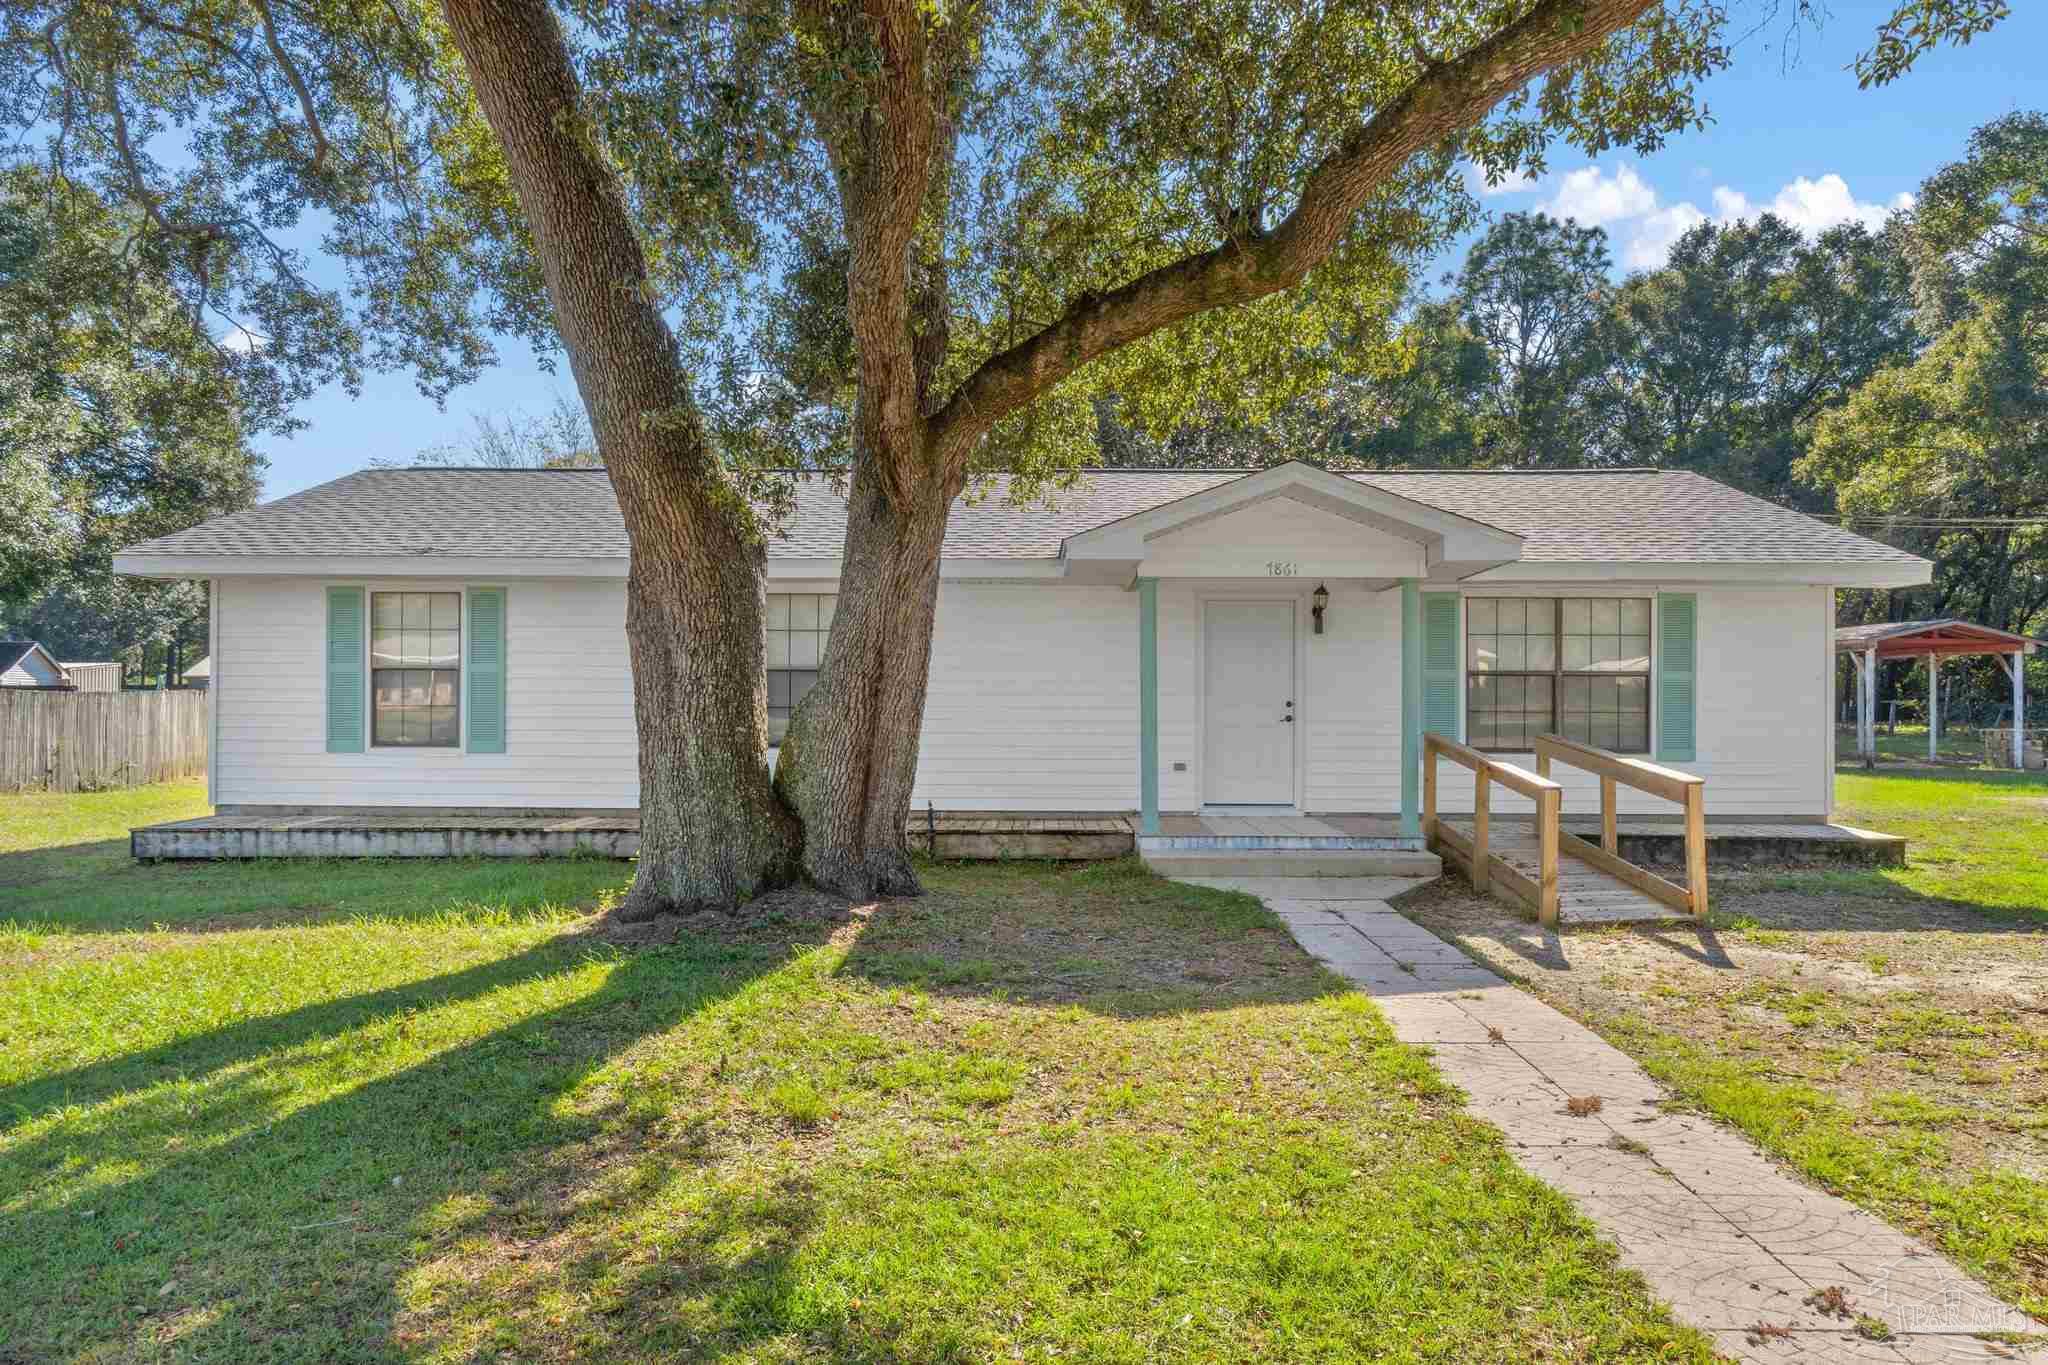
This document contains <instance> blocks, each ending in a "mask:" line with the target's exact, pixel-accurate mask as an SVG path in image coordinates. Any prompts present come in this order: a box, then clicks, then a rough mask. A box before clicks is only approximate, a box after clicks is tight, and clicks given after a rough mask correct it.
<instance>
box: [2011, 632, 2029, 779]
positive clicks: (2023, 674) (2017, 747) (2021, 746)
mask: <svg viewBox="0 0 2048 1365" xmlns="http://www.w3.org/2000/svg"><path fill="white" fill-rule="evenodd" d="M2012 766H2013V767H2014V768H2015V769H2016V770H2018V771H2020V772H2025V771H2026V770H2027V656H2026V654H2025V653H2024V652H2023V651H2021V650H2017V649H2016V650H2014V651H2013V652H2012Z"/></svg>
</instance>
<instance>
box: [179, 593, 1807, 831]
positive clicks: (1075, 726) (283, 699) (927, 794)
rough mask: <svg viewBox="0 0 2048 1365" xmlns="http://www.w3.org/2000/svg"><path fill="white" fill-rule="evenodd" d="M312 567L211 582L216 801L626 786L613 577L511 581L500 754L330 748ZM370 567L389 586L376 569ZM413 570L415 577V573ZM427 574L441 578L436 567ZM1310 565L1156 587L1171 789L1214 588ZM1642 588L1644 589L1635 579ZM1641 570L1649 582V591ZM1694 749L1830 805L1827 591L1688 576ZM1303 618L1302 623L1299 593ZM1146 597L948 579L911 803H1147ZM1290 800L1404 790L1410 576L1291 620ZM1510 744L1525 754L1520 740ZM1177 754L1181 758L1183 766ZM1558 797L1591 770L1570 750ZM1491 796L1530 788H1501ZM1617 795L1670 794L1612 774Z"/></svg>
mask: <svg viewBox="0 0 2048 1365" xmlns="http://www.w3.org/2000/svg"><path fill="white" fill-rule="evenodd" d="M324 586H325V584H324V583H323V582H322V581H321V580H318V579H246V578H244V579H224V580H222V581H221V587H220V609H221V630H220V637H221V638H220V640H219V642H218V649H217V651H216V658H217V660H218V667H217V669H216V674H217V680H216V682H217V692H216V697H217V703H218V706H219V711H220V741H219V748H218V758H219V765H220V766H219V784H220V785H219V791H218V793H217V794H216V796H215V798H214V799H215V800H216V801H218V802H220V803H222V804H229V805H237V804H239V805H314V806H317V805H365V806H369V805H390V806H404V805H415V806H566V807H574V806H585V807H630V806H633V805H635V804H637V803H638V799H639V790H638V759H637V753H636V742H635V735H634V727H633V696H632V681H631V666H630V662H629V659H628V656H627V650H626V637H625V597H624V587H623V585H622V584H620V583H618V582H616V581H607V580H589V579H566V580H547V581H525V582H519V583H515V584H513V585H512V587H511V590H510V593H509V596H508V602H507V611H508V621H507V627H506V656H507V662H508V673H507V677H506V714H507V726H508V735H509V740H508V745H507V752H506V753H504V754H502V755H496V754H493V755H484V754H474V755H472V754H464V753H462V752H460V751H456V750H391V749H383V750H379V749H371V750H369V751H368V752H365V753H362V754H329V753H326V752H324V729H323V715H324V696H325V693H324V681H323V675H322V659H323V651H324V644H325V635H324V630H325V627H324V610H323V606H322V601H323V599H322V591H323V588H324ZM380 586H381V585H380ZM415 586H428V585H426V584H415ZM440 586H444V587H445V586H448V585H446V584H443V585H440ZM1313 586H1314V583H1313V582H1305V583H1299V584H1288V585H1285V586H1282V585H1279V584H1276V585H1274V586H1273V587H1271V588H1265V587H1261V588H1259V589H1246V590H1236V591H1224V590H1214V589H1209V588H1205V587H1201V586H1199V585H1197V584H1195V583H1191V582H1187V581H1185V580H1184V581H1181V582H1166V583H1162V584H1161V585H1160V590H1159V766H1160V773H1159V783H1160V805H1161V807H1162V808H1163V809H1166V810H1192V809H1194V808H1196V807H1198V806H1199V805H1200V804H1201V802H1202V742H1201V741H1202V735H1201V695H1200V692H1201V630H1200V623H1201V610H1202V600H1203V598H1204V597H1205V596H1219V595H1230V596H1240V597H1243V596H1255V597H1271V598H1289V597H1298V596H1299V595H1300V594H1302V593H1305V592H1306V591H1307V590H1308V589H1310V588H1312V587H1313ZM1632 591H1634V590H1632ZM1642 591H1645V592H1647V591H1649V590H1648V589H1643V590H1642ZM1697 591H1698V597H1699V623H1700V660H1699V662H1700V676H1699V740H1700V750H1699V761H1698V762H1696V763H1690V764H1685V765H1681V766H1684V767H1686V768H1688V769H1689V770H1691V771H1695V772H1698V773H1700V774H1702V775H1703V776H1705V777H1706V778H1707V811H1708V813H1709V814H1710V815H1714V816H1722V817H1744V816H1762V815H1800V816H1817V815H1821V814H1823V813H1824V811H1825V809H1826V806H1827V799H1828V798H1827V781H1828V775H1829V771H1828V760H1827V744H1828V739H1829V736H1828V731H1827V726H1826V717H1827V696H1828V689H1829V686H1830V679H1829V674H1828V668H1827V664H1828V661H1829V656H1828V654H1827V649H1826V647H1827V638H1826V630H1827V625H1826V623H1827V622H1828V621H1829V619H1830V595H1829V593H1828V590H1826V589H1822V588H1800V589H1717V588H1701V589H1698V590H1697ZM1299 619H1300V623H1301V625H1300V628H1301V630H1302V631H1304V632H1306V631H1307V630H1308V629H1309V624H1308V614H1307V612H1306V610H1303V611H1302V613H1301V615H1300V618H1299ZM1137 626H1138V597H1137V594H1136V593H1133V592H1128V591H1125V590H1123V589H1121V588H1117V587H1078V586H1058V587H1053V586H1045V585H1035V584H1016V585H1012V584H998V583H960V582H949V583H945V584H943V585H941V588H940V592H939V606H938V622H937V628H936V630H935V632H934V638H933V644H932V666H931V680H930V687H929V693H928V696H927V701H926V707H925V723H924V735H923V740H922V744H921V746H920V749H919V756H918V769H917V783H916V788H915V793H914V797H913V799H914V801H915V803H916V805H917V806H918V808H919V809H923V808H924V806H925V805H926V803H927V802H930V803H932V804H935V805H936V806H938V807H939V808H940V809H942V810H1016V811H1031V810H1119V811H1121V810H1130V809H1132V808H1134V807H1135V806H1136V804H1137V799H1138V794H1137V765H1138V658H1137ZM1303 653H1304V656H1305V658H1306V670H1307V671H1306V674H1305V675H1304V676H1303V677H1302V678H1301V679H1300V680H1299V682H1298V686H1299V687H1300V697H1299V701H1300V706H1299V712H1300V715H1301V724H1302V728H1303V745H1302V754H1301V790H1302V793H1303V804H1304V807H1305V808H1306V809H1308V810H1316V811H1378V812H1390V811H1394V810H1397V809H1398V808H1399V806H1400V654H1401V648H1400V593H1399V592H1398V591H1386V592H1368V591H1366V590H1364V589H1361V588H1355V587H1340V588H1336V589H1333V590H1332V594H1331V601H1330V608H1329V613H1328V618H1327V627H1326V630H1325V633H1324V634H1323V635H1320V636H1317V635H1313V634H1308V635H1306V637H1305V639H1304V641H1303ZM1510 761H1514V762H1521V763H1525V764H1526V763H1528V762H1529V760H1527V759H1526V758H1514V759H1511V760H1510ZM1177 762H1178V763H1185V764H1186V765H1187V769H1186V771H1184V772H1175V771H1173V765H1174V764H1175V763H1177ZM1463 774H1464V770H1463V769H1461V768H1457V767H1456V766H1455V765H1450V764H1445V765H1443V768H1442V776H1443V787H1442V792H1441V802H1442V808H1443V809H1444V810H1445V811H1447V812H1459V811H1467V810H1470V809H1471V800H1472V798H1471V784H1470V782H1469V781H1468V780H1466V779H1465V778H1464V776H1463ZM1557 775H1558V777H1559V779H1560V780H1561V781H1563V782H1564V783H1565V785H1566V795H1565V809H1566V811H1567V812H1570V813H1580V814H1585V813H1591V812H1595V811H1597V810H1598V809H1599V793H1598V785H1597V783H1596V782H1594V781H1593V780H1591V779H1588V778H1583V777H1580V776H1578V775H1576V774H1574V773H1572V772H1570V771H1568V770H1564V769H1560V770H1559V772H1558V774H1557ZM1495 801H1496V808H1497V809H1501V810H1503V811H1506V812H1508V813H1514V812H1515V811H1516V810H1517V809H1518V807H1519V809H1523V810H1526V803H1518V802H1517V800H1516V799H1515V798H1513V797H1512V796H1511V795H1510V794H1508V793H1506V792H1503V791H1501V790H1500V789H1498V788H1496V790H1495ZM1623 809H1624V810H1625V811H1628V812H1631V813H1639V814H1650V815H1663V814H1669V813H1671V812H1672V811H1673V809H1674V807H1672V806H1671V805H1670V804H1669V803H1667V802H1662V801H1658V800H1655V799H1653V798H1649V797H1644V796H1639V795H1634V794H1630V793H1627V792H1624V794H1623Z"/></svg>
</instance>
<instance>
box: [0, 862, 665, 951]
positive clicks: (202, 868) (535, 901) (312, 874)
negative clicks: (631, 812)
mask: <svg viewBox="0 0 2048 1365" xmlns="http://www.w3.org/2000/svg"><path fill="white" fill-rule="evenodd" d="M83 847H85V848H87V849H96V848H99V847H101V846H100V845H86V846H83ZM120 848H121V850H122V853H123V856H122V858H121V859H120V860H119V861H118V863H117V864H116V865H114V866H113V867H111V868H97V867H95V866H93V865H92V864H91V861H90V860H82V859H73V860H71V861H68V862H64V861H59V862H50V861H48V859H49V858H50V857H52V856H54V854H55V853H69V852H71V850H54V851H52V853H51V854H45V853H32V854H29V853H22V854H0V922H5V921H8V920H14V921H18V922H20V923H24V924H27V925H29V926H31V927H33V928H36V929H39V930H42V931H45V932H53V933H121V932H133V931H138V930H148V929H154V928H159V927H162V928H169V929H173V930H176V931H179V932H183V933H194V932H234V931H238V930H244V929H270V928H277V927H279V926H282V925H291V924H315V923H322V922H326V921H332V920H336V919H347V918H352V917H355V916H369V917H374V918H381V919H415V920H417V919H439V918H443V917H445V916H448V915H451V914H457V915H460V914H465V913H471V912H476V911H483V912H487V913H491V914H503V913H511V914H514V915H518V914H522V913H525V914H536V915H539V914H549V915H551V914H555V913H558V912H559V910H560V908H561V907H563V906H565V905H571V906H573V905H589V904H593V903H595V902H596V901H598V900H600V899H602V898H603V897H604V896H606V895H608V894H613V893H616V892H618V891H619V890H621V889H623V887H624V886H625V884H626V883H627V882H628V881H629V880H630V878H631V866H630V864H626V863H621V862H616V861H613V860H610V859H597V858H555V859H523V858H449V859H423V858H413V859H399V858H348V859H332V860H312V859H272V860H263V861H255V860H243V861H222V862H167V863H156V864H150V865H143V864H137V863H133V862H130V861H128V860H127V858H126V843H125V841H122V842H121V843H120ZM10 858H18V859H36V858H43V859H45V862H44V863H43V864H41V865H39V866H40V867H41V869H42V870H41V871H40V872H36V873H33V874H32V875H31V874H29V873H24V874H23V875H21V876H20V877H18V878H17V879H15V880H12V881H10V880H9V870H8V868H9V865H8V863H7V860H8V859H10ZM30 866H31V865H30V864H19V865H17V869H19V868H23V867H30Z"/></svg>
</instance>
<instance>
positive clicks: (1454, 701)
mask: <svg viewBox="0 0 2048 1365" xmlns="http://www.w3.org/2000/svg"><path fill="white" fill-rule="evenodd" d="M1459 653H1460V650H1459V641H1458V594H1456V593H1454V592H1426V593H1424V594H1422V729H1423V732H1424V733H1425V734H1432V735H1442V736H1443V737H1444V738H1446V739H1456V738H1457V737H1458V714H1459V712H1460V711H1462V710H1463V709H1464V708H1463V706H1462V705H1461V702H1462V700H1463V699H1462V698H1461V697H1460V696H1459V685H1458V684H1459V676H1458V675H1459V669H1458V655H1459Z"/></svg>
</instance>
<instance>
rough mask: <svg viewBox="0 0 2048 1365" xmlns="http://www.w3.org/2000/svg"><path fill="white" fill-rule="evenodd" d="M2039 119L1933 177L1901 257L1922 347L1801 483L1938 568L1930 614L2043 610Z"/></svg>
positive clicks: (1847, 418)
mask: <svg viewBox="0 0 2048 1365" xmlns="http://www.w3.org/2000/svg"><path fill="white" fill-rule="evenodd" d="M2044 229H2048V120H2044V119H2043V118H2042V117H2041V116H2039V115H2037V114H2016V115H2011V116H2008V117H2006V118H2003V119H2000V120H1998V121H1996V122H1994V123H1991V124H1988V125H1986V126H1985V127H1983V128H1981V129H1979V130H1978V131H1977V132H1976V134H1975V135H1974V136H1973V137H1972V138H1971V140H1970V148H1969V154H1968V155H1967V156H1966V157H1965V158H1964V159H1962V160H1961V161H1958V162H1956V163H1955V164H1953V165H1951V166H1948V167H1945V168H1944V169H1942V170H1941V171H1939V172H1938V173H1936V174H1935V175H1934V176H1933V177H1931V178H1930V179H1929V180H1928V181H1927V183H1926V185H1925V187H1924V189H1923V193H1922V198H1921V202H1920V204H1919V206H1918V208H1917V209H1916V211H1915V214H1914V221H1913V225H1912V234H1911V239H1910V241H1911V245H1912V250H1913V253H1914V257H1915V263H1916V266H1917V268H1918V281H1919V284H1920V286H1921V290H1920V297H1921V301H1922V311H1921V316H1922V318H1923V321H1924V325H1926V327H1927V328H1928V330H1929V333H1930V335H1931V337H1932V340H1931V341H1930V343H1929V344H1928V346H1927V347H1926V349H1925V350H1924V352H1922V353H1920V354H1919V355H1917V356H1914V357H1912V358H1911V359H1909V360H1905V361H1902V362H1900V363H1897V364H1894V365H1891V366H1888V367H1886V368H1885V369H1883V370H1882V371H1880V372H1879V373H1877V374H1876V375H1874V376H1873V377H1872V378H1871V379H1870V381H1869V382H1868V383H1867V384H1865V385H1863V386H1862V387H1861V388H1860V389H1859V390H1858V391H1857V392H1856V393H1855V394H1854V395H1853V396H1852V397H1851V398H1850V400H1849V401H1848V402H1847V403H1846V404H1844V405H1843V406H1842V407H1841V408H1839V409H1838V410H1837V411H1835V412H1832V413H1830V414H1829V415H1828V416H1827V417H1825V418H1824V419H1823V420H1822V422H1821V424H1820V430H1819V434H1818V437H1817V439H1816V441H1815V443H1814V447H1813V450H1812V452H1811V454H1809V455H1808V456H1807V457H1806V459H1805V460H1804V461H1803V462H1802V463H1801V465H1800V466H1799V472H1800V474H1801V475H1802V476H1803V477H1805V478H1807V479H1809V480H1812V481H1815V482H1817V483H1823V484H1826V485H1828V486H1830V487H1832V488H1833V489H1834V490H1835V492H1836V497H1837V500H1838V502H1839V505H1840V506H1841V508H1842V509H1843V511H1845V512H1848V513H1851V514H1853V515H1857V516H1862V517H1867V518H1874V519H1882V521H1881V522H1880V524H1883V523H1890V524H1891V525H1892V526H1893V527H1894V528H1895V529H1894V530H1893V532H1892V534H1893V535H1894V536H1895V537H1896V538H1898V539H1900V540H1902V541H1903V542H1905V543H1907V544H1909V545H1911V546H1912V547H1913V548H1915V549H1917V550H1919V551H1920V552H1921V553H1924V554H1927V555H1928V556H1929V557H1931V558H1933V559H1935V560H1936V562H1937V564H1938V570H1937V574H1936V579H1935V584H1934V591H1933V601H1932V602H1931V603H1930V604H1929V605H1928V607H1927V610H1929V611H1932V612H1938V613H1941V614H1954V615H1960V616H1966V617H1969V618H1971V619H1973V620H1977V621H1981V622H1983V623H1984V624H1987V625H1992V626H1997V627H2000V628H2003V629H2011V630H2026V629H2029V628H2035V629H2038V626H2037V625H2036V623H2037V622H2039V621H2040V619H2041V617H2042V613H2043V612H2044V611H2048V230H2044Z"/></svg>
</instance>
